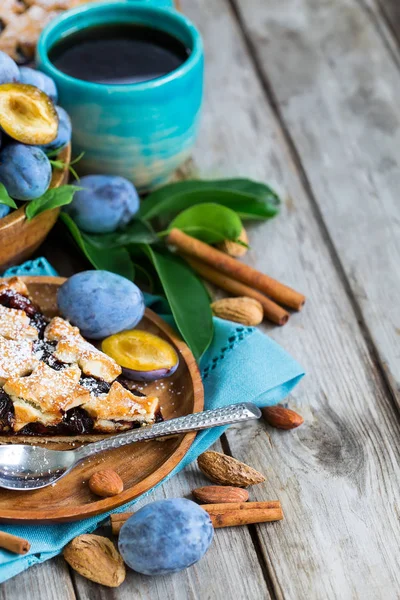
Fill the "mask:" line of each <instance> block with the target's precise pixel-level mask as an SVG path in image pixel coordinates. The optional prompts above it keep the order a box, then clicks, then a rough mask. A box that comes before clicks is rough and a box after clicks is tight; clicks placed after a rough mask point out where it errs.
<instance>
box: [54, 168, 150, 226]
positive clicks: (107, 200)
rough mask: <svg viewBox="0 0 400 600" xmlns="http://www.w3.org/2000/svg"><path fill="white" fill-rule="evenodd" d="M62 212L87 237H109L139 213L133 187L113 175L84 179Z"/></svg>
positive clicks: (93, 176)
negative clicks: (88, 235)
mask: <svg viewBox="0 0 400 600" xmlns="http://www.w3.org/2000/svg"><path fill="white" fill-rule="evenodd" d="M79 186H80V187H82V188H84V189H83V190H80V191H78V192H76V193H75V195H74V199H73V201H72V202H71V204H69V205H68V206H67V207H65V210H66V212H67V213H68V214H69V215H70V216H71V217H72V218H73V219H74V221H75V222H76V224H77V225H78V227H79V228H80V229H82V230H83V231H86V232H87V233H110V232H112V231H115V230H116V229H117V228H118V227H122V226H123V225H126V224H127V223H128V222H129V221H130V220H131V219H132V217H133V216H134V215H135V214H136V213H137V211H138V210H139V196H138V193H137V191H136V189H135V187H134V186H133V184H132V183H131V182H130V181H128V180H127V179H125V178H123V177H119V176H117V175H86V176H85V177H82V178H81V180H80V182H79Z"/></svg>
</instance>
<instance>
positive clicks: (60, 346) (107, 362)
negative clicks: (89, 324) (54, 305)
mask: <svg viewBox="0 0 400 600" xmlns="http://www.w3.org/2000/svg"><path fill="white" fill-rule="evenodd" d="M44 337H45V339H46V340H49V341H52V342H58V343H57V347H56V350H55V352H54V358H56V359H57V360H59V361H60V362H63V363H77V364H78V365H79V368H80V369H82V372H83V373H84V374H85V375H90V376H91V377H96V378H98V379H102V380H103V381H106V382H107V383H111V382H112V381H114V379H116V378H117V377H118V376H119V375H121V372H122V369H121V367H120V366H119V365H118V364H117V363H116V362H115V360H113V359H112V358H110V357H109V356H107V354H104V352H101V351H100V350H97V348H95V347H94V346H92V344H89V342H87V341H86V340H85V339H84V338H83V337H82V336H81V334H80V333H79V329H78V328H77V327H73V326H72V325H71V324H70V323H68V321H65V320H64V319H62V318H61V317H54V319H52V320H51V321H50V323H49V324H48V325H47V327H46V330H45V333H44Z"/></svg>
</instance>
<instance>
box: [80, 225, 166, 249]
mask: <svg viewBox="0 0 400 600" xmlns="http://www.w3.org/2000/svg"><path fill="white" fill-rule="evenodd" d="M90 241H91V243H92V244H93V245H94V246H96V247H97V248H120V247H121V246H128V245H130V244H152V243H153V242H156V241H158V238H157V235H156V234H155V232H154V231H153V229H152V227H151V225H150V224H149V223H147V222H145V221H140V220H139V219H134V220H132V221H130V222H129V223H128V224H127V225H126V226H125V227H124V228H123V229H121V230H120V231H116V232H114V233H102V234H91V235H90Z"/></svg>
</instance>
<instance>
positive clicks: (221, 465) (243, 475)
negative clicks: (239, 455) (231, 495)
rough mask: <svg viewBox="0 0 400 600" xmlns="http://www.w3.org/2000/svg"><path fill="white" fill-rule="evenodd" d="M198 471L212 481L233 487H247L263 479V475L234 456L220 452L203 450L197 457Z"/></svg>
mask: <svg viewBox="0 0 400 600" xmlns="http://www.w3.org/2000/svg"><path fill="white" fill-rule="evenodd" d="M197 464H198V465H199V469H200V471H202V472H203V473H204V475H206V477H208V479H210V480H211V481H213V482H214V483H219V484H220V485H231V486H235V487H248V486H249V485H254V484H255V483H261V482H262V481H265V477H264V475H261V473H259V472H258V471H256V470H255V469H253V467H249V466H248V465H246V464H245V463H242V462H240V461H238V460H236V458H232V457H231V456H227V455H226V454H221V453H220V452H213V451H212V450H209V451H208V452H203V454H200V456H199V458H198V459H197Z"/></svg>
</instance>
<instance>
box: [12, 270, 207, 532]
mask: <svg viewBox="0 0 400 600" xmlns="http://www.w3.org/2000/svg"><path fill="white" fill-rule="evenodd" d="M0 279H1V278H0ZM5 279H7V277H6V278H5ZM21 279H22V280H23V281H25V283H27V284H28V285H29V283H32V284H38V283H42V284H48V285H54V284H56V285H58V286H60V285H62V284H63V283H64V282H65V281H66V278H65V277H51V276H21ZM145 315H146V317H147V318H148V319H150V321H152V322H153V323H154V324H155V325H157V327H159V328H160V329H161V331H163V333H165V334H166V335H167V336H168V338H169V339H170V341H172V343H173V344H174V345H175V346H176V347H177V348H178V350H179V353H180V356H181V357H182V358H183V360H184V361H185V363H186V367H187V369H188V371H189V374H190V377H191V381H192V384H193V413H195V412H200V411H201V410H203V408H204V388H203V383H202V379H201V375H200V371H199V368H198V366H197V363H196V360H195V358H194V356H193V354H192V352H191V350H190V349H189V347H188V346H187V345H186V344H185V342H184V341H183V340H182V339H181V338H180V337H179V336H178V334H177V333H176V332H175V331H174V330H173V329H172V327H170V326H169V325H168V324H167V323H166V322H165V321H164V320H163V319H162V318H161V317H159V316H158V315H157V314H156V313H155V312H153V311H152V310H151V309H149V308H146V311H145ZM195 437H196V433H188V434H186V435H184V436H183V438H182V440H181V442H180V443H179V445H178V446H177V448H176V449H175V450H174V451H173V453H172V454H171V456H170V457H169V458H168V459H167V460H166V461H165V462H164V463H163V464H162V465H161V466H159V467H158V468H157V469H156V470H155V471H153V472H152V473H151V474H150V475H148V476H147V477H145V478H144V479H143V480H142V481H140V482H138V483H137V484H135V485H134V486H133V487H131V488H129V489H127V490H124V491H123V492H122V493H121V494H119V495H118V496H113V497H111V498H104V499H101V500H95V501H94V502H91V503H89V504H85V505H82V506H79V507H78V508H73V507H67V508H60V509H54V510H49V509H48V508H46V510H44V511H41V510H26V509H24V512H23V514H21V513H20V512H19V511H18V510H3V509H1V508H0V521H2V522H14V523H29V522H32V521H34V522H35V523H50V522H53V523H54V522H57V523H59V522H63V521H78V520H80V519H86V518H88V517H93V516H95V515H99V514H102V513H105V512H108V511H111V510H114V509H115V508H118V507H119V506H122V505H123V504H126V503H127V502H130V501H132V500H134V499H135V498H137V497H138V496H140V495H142V494H144V493H145V492H147V491H148V490H150V489H151V488H152V487H154V486H155V485H156V484H158V483H160V482H161V481H162V480H163V479H164V478H165V477H166V476H167V475H169V473H171V471H172V470H173V469H174V468H175V467H176V466H177V465H178V464H179V463H180V461H181V460H182V459H183V458H184V456H185V455H186V453H187V452H188V450H189V448H190V446H191V445H192V443H193V441H194V439H195ZM67 477H68V475H67ZM39 492H40V490H37V491H36V492H34V493H35V495H36V494H38V493H39ZM24 493H30V492H21V494H24Z"/></svg>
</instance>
